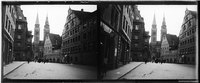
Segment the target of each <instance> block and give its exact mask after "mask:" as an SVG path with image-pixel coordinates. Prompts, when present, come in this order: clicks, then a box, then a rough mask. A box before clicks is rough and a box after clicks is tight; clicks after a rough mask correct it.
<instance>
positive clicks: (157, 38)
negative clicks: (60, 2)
mask: <svg viewBox="0 0 200 83" xmlns="http://www.w3.org/2000/svg"><path fill="white" fill-rule="evenodd" d="M99 11H100V16H101V17H100V18H101V19H100V34H101V36H100V53H101V55H100V56H101V58H102V60H101V66H102V71H101V78H102V79H105V80H107V79H112V80H116V79H117V80H120V79H121V80H123V79H125V80H135V79H164V80H166V79H197V78H198V77H197V76H198V75H197V73H198V72H197V71H198V69H197V65H198V63H197V60H198V58H197V52H198V51H197V46H198V45H197V36H198V35H197V31H198V28H197V27H198V26H197V23H198V22H197V21H198V19H197V5H140V4H139V5H137V4H135V5H131V3H129V4H128V5H126V4H125V5H123V4H106V5H105V4H102V5H100V8H99Z"/></svg>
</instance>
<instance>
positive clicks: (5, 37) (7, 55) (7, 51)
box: [2, 4, 17, 65]
mask: <svg viewBox="0 0 200 83" xmlns="http://www.w3.org/2000/svg"><path fill="white" fill-rule="evenodd" d="M15 7H16V6H14V5H5V4H2V60H3V61H2V65H7V64H9V63H11V62H12V61H13V59H14V58H13V50H14V33H15V28H16V19H17V13H16V8H15Z"/></svg>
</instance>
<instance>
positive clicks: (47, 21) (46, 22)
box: [45, 13, 49, 25]
mask: <svg viewBox="0 0 200 83" xmlns="http://www.w3.org/2000/svg"><path fill="white" fill-rule="evenodd" d="M45 24H48V25H49V20H48V13H47V16H46V21H45Z"/></svg>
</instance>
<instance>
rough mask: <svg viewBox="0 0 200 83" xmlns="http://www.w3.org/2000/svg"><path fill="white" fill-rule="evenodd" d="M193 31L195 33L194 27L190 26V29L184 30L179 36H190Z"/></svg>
mask: <svg viewBox="0 0 200 83" xmlns="http://www.w3.org/2000/svg"><path fill="white" fill-rule="evenodd" d="M194 33H195V28H191V29H190V30H188V31H186V32H185V33H184V34H183V35H182V36H181V38H180V39H183V38H185V37H187V36H190V35H192V34H194Z"/></svg>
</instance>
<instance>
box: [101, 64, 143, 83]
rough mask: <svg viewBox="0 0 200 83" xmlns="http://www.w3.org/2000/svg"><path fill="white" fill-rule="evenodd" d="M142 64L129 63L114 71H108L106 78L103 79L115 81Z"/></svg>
mask: <svg viewBox="0 0 200 83" xmlns="http://www.w3.org/2000/svg"><path fill="white" fill-rule="evenodd" d="M143 63H144V62H130V63H129V64H126V65H124V66H122V67H119V68H117V69H114V70H109V71H107V73H106V76H105V77H104V78H103V79H108V80H116V79H119V78H120V77H122V76H123V75H125V74H126V73H128V72H130V71H131V70H132V69H135V68H137V67H138V66H140V65H141V64H143Z"/></svg>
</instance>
